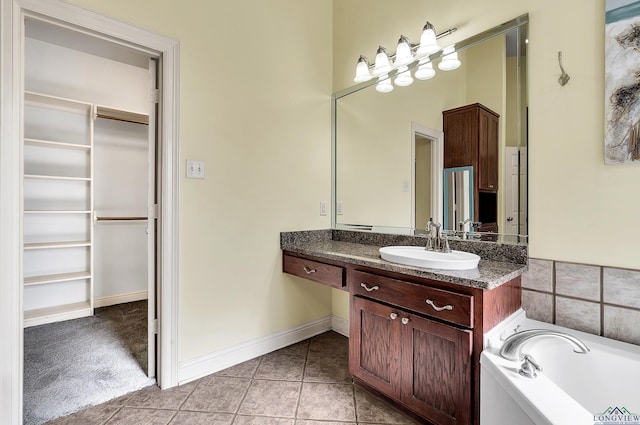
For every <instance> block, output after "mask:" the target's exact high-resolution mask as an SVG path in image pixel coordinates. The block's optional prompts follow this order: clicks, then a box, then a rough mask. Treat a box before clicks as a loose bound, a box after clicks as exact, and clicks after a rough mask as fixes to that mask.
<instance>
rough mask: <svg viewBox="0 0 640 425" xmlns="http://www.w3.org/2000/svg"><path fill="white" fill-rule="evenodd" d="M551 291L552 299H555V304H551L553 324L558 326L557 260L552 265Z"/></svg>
mask: <svg viewBox="0 0 640 425" xmlns="http://www.w3.org/2000/svg"><path fill="white" fill-rule="evenodd" d="M551 291H552V297H553V303H551V319H552V321H551V323H553V324H554V325H555V324H556V318H557V317H556V316H557V308H556V301H557V294H556V262H555V260H554V261H553V263H551Z"/></svg>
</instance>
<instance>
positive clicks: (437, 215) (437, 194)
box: [411, 122, 443, 229]
mask: <svg viewBox="0 0 640 425" xmlns="http://www.w3.org/2000/svg"><path fill="white" fill-rule="evenodd" d="M411 137H412V143H411V144H412V167H413V172H412V175H413V182H412V187H413V190H412V192H413V194H412V195H413V196H412V198H411V199H412V204H413V206H412V212H413V214H412V216H413V217H412V223H413V227H414V228H416V229H423V228H425V226H426V225H427V222H428V221H429V219H431V218H433V220H434V221H435V222H437V223H440V222H441V220H442V190H441V188H442V164H443V157H442V155H443V151H442V144H443V134H442V132H441V131H438V130H434V129H431V128H428V127H425V126H422V125H419V124H416V123H414V122H412V123H411Z"/></svg>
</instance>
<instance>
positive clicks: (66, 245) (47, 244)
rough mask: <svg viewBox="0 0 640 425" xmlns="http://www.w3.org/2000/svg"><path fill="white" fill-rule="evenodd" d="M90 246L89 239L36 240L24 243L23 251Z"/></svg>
mask: <svg viewBox="0 0 640 425" xmlns="http://www.w3.org/2000/svg"><path fill="white" fill-rule="evenodd" d="M83 246H91V241H68V242H38V243H26V244H24V249H25V251H30V250H34V249H57V248H78V247H83Z"/></svg>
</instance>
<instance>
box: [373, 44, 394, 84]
mask: <svg viewBox="0 0 640 425" xmlns="http://www.w3.org/2000/svg"><path fill="white" fill-rule="evenodd" d="M391 63H392V62H391V61H390V60H389V55H388V54H387V49H385V48H384V47H382V46H378V52H377V53H376V63H375V65H374V66H373V75H375V76H376V77H379V76H381V75H384V74H388V73H389V71H391Z"/></svg>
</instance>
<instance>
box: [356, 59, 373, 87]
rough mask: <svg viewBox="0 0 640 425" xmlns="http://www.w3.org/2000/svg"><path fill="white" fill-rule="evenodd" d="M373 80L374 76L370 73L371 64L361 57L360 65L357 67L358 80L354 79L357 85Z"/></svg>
mask: <svg viewBox="0 0 640 425" xmlns="http://www.w3.org/2000/svg"><path fill="white" fill-rule="evenodd" d="M372 78H373V75H371V73H370V72H369V62H368V61H367V58H366V57H364V56H362V55H360V59H358V65H357V66H356V78H354V79H353V81H355V82H356V83H364V82H365V81H369V80H370V79H372Z"/></svg>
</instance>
